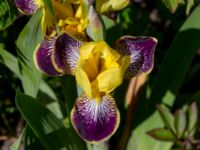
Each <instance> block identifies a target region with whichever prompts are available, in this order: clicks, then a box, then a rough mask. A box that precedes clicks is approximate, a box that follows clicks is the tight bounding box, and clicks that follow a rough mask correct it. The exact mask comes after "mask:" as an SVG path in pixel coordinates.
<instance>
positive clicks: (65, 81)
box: [60, 75, 78, 115]
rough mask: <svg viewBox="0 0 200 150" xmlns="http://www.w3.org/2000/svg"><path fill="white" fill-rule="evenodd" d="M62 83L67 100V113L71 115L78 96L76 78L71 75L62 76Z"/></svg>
mask: <svg viewBox="0 0 200 150" xmlns="http://www.w3.org/2000/svg"><path fill="white" fill-rule="evenodd" d="M60 84H61V87H62V93H63V96H64V99H65V102H66V108H67V113H68V115H70V112H71V109H72V107H73V106H74V102H75V100H76V99H77V97H78V95H77V89H76V81H75V78H74V77H73V76H70V75H65V76H62V77H60Z"/></svg>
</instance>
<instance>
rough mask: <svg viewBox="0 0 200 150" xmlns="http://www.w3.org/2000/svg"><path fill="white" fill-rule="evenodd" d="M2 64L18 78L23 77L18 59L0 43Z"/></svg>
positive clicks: (0, 60)
mask: <svg viewBox="0 0 200 150" xmlns="http://www.w3.org/2000/svg"><path fill="white" fill-rule="evenodd" d="M0 62H1V63H2V64H4V65H5V66H6V67H8V68H9V69H10V70H11V71H12V72H14V73H15V75H16V76H17V77H19V78H20V77H21V74H20V70H19V63H18V60H17V58H16V57H15V56H13V55H12V54H11V53H9V52H8V51H6V50H5V49H4V45H3V44H2V43H0Z"/></svg>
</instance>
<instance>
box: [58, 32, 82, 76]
mask: <svg viewBox="0 0 200 150" xmlns="http://www.w3.org/2000/svg"><path fill="white" fill-rule="evenodd" d="M81 44H82V43H81V42H80V41H78V40H76V39H74V38H72V37H71V36H69V35H68V34H66V33H64V34H62V35H61V36H60V37H58V39H57V40H56V50H55V53H56V56H55V57H56V58H55V59H54V60H55V62H56V64H58V66H59V67H60V68H63V69H64V70H65V72H66V73H68V74H73V73H74V71H75V69H76V66H77V61H78V59H79V55H80V54H79V48H80V46H81ZM60 60H62V61H60Z"/></svg>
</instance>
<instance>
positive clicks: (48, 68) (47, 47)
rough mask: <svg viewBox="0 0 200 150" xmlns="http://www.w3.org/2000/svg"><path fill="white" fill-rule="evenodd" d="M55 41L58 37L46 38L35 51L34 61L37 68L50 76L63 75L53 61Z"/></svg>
mask: <svg viewBox="0 0 200 150" xmlns="http://www.w3.org/2000/svg"><path fill="white" fill-rule="evenodd" d="M55 42H56V38H51V39H48V38H45V39H44V40H43V41H42V42H41V44H40V45H39V46H38V48H36V50H35V53H34V61H35V64H36V66H37V68H38V69H39V70H40V71H42V72H44V73H45V74H47V75H50V76H58V75H61V73H60V72H59V71H58V70H56V69H55V67H54V66H53V62H52V51H53V50H54V49H55Z"/></svg>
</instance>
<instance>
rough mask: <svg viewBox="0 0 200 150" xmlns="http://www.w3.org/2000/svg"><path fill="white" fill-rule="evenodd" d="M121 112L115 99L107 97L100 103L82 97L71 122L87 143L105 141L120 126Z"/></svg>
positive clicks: (76, 105) (74, 110)
mask: <svg viewBox="0 0 200 150" xmlns="http://www.w3.org/2000/svg"><path fill="white" fill-rule="evenodd" d="M119 119H120V116H119V111H118V109H117V106H116V104H115V101H114V99H113V98H112V97H111V96H110V95H105V96H103V97H102V99H101V100H100V101H99V102H98V101H96V100H95V99H89V98H88V97H87V96H86V95H82V96H81V97H79V98H78V99H77V100H76V103H75V106H74V108H73V109H72V112H71V120H72V123H73V126H74V127H75V129H76V131H77V132H78V134H79V135H80V136H81V137H82V138H83V139H84V140H86V141H87V142H91V143H94V142H99V141H104V140H106V139H108V138H109V137H111V136H112V135H113V134H114V133H115V131H116V129H117V127H118V125H119Z"/></svg>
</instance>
